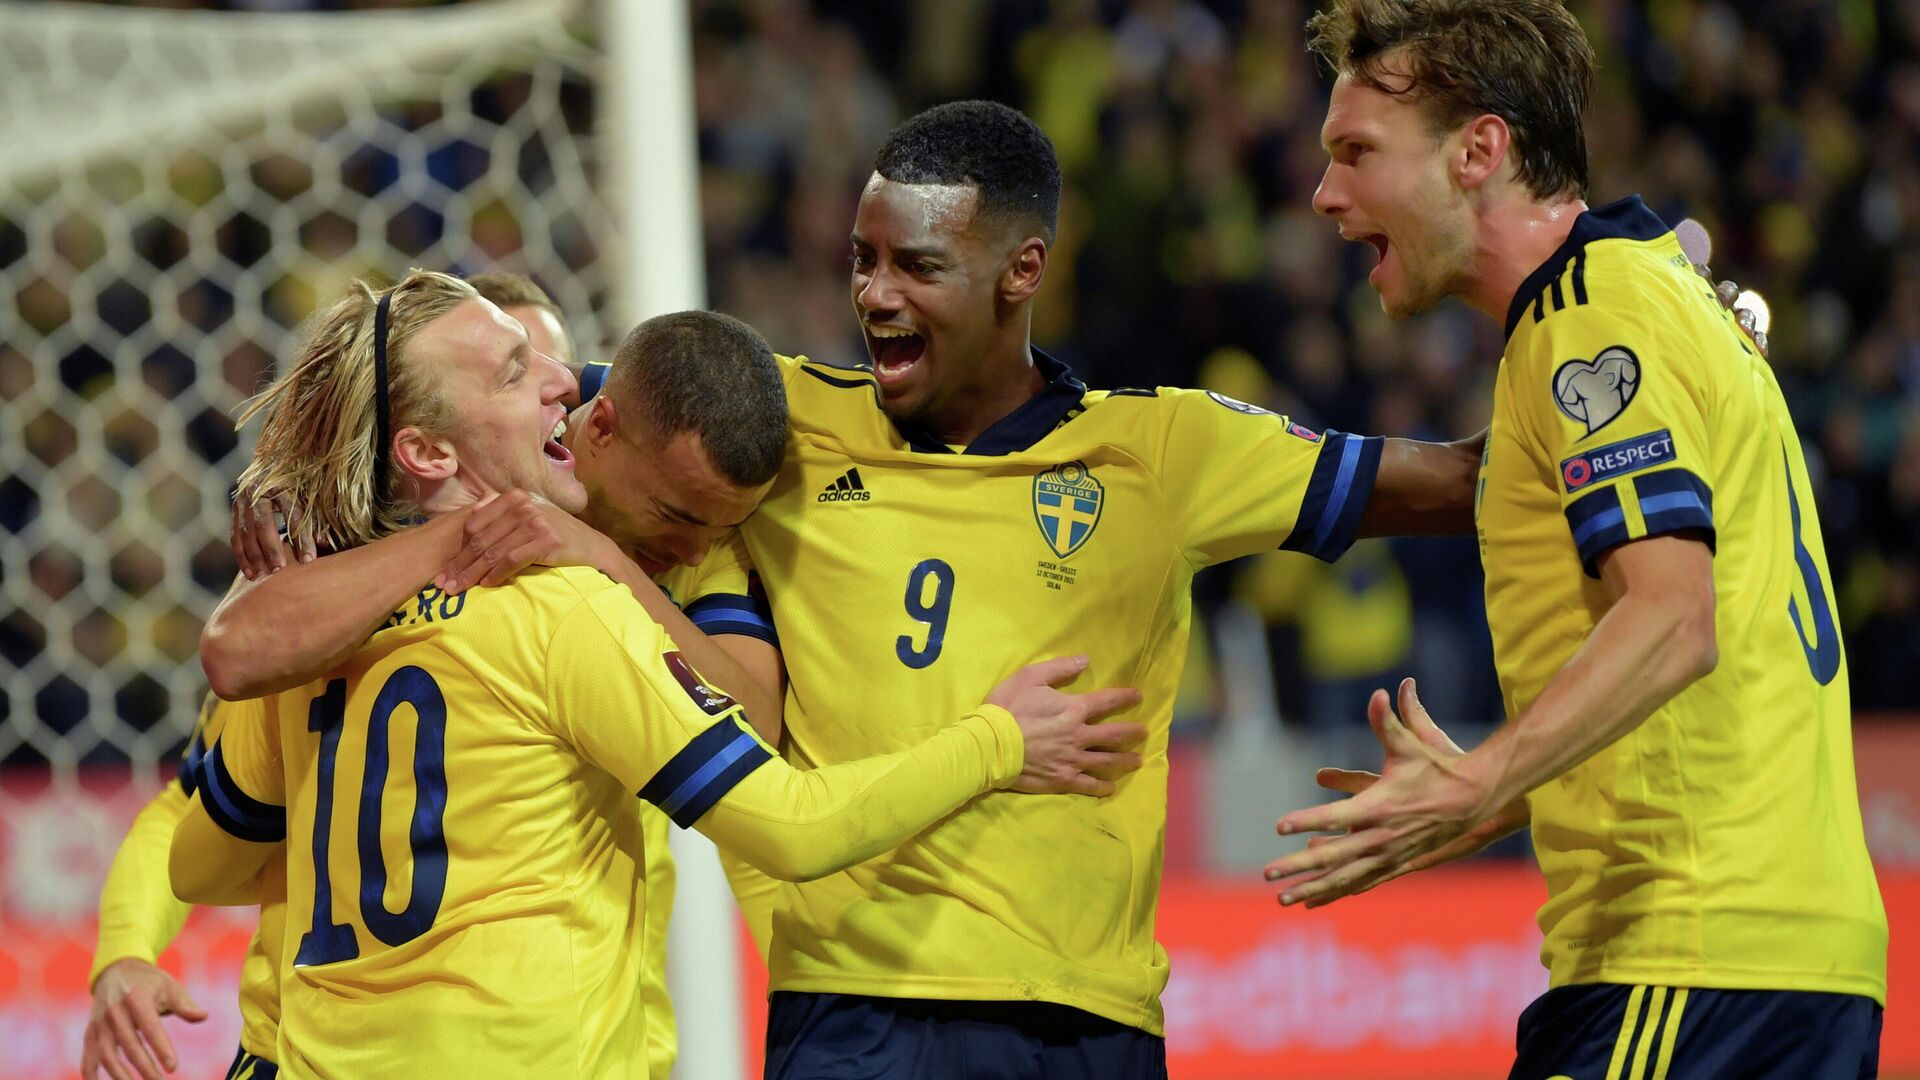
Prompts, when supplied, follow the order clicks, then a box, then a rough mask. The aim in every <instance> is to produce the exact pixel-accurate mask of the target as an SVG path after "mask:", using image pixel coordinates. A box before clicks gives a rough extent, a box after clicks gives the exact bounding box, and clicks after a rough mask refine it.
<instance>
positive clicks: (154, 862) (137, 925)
mask: <svg viewBox="0 0 1920 1080" xmlns="http://www.w3.org/2000/svg"><path fill="white" fill-rule="evenodd" d="M236 716H249V717H255V718H257V716H258V705H257V703H254V702H238V703H235V702H226V701H221V700H220V699H219V698H217V697H215V696H213V695H212V694H208V695H207V696H206V698H205V699H204V700H203V701H202V702H201V704H200V718H199V720H198V721H197V722H196V723H195V724H194V727H193V735H192V736H191V737H190V738H189V739H188V741H187V749H186V752H185V753H184V754H182V755H181V757H180V772H179V777H178V779H176V780H174V781H171V782H169V783H168V784H167V786H166V787H165V788H164V789H162V791H161V792H160V794H159V795H157V796H155V797H154V799H153V801H152V802H150V803H148V804H147V805H146V806H145V807H144V808H142V809H141V811H140V813H139V815H138V816H136V817H135V819H134V823H133V827H132V828H131V829H129V830H128V832H127V837H126V839H125V840H123V841H121V844H120V850H119V851H118V852H116V853H115V854H114V857H113V867H112V869H110V870H109V871H108V873H107V880H106V884H105V886H104V887H103V888H102V889H101V891H100V938H99V943H98V946H97V947H96V948H95V950H94V960H93V971H92V974H91V975H90V976H89V977H88V980H87V981H88V983H89V984H91V983H92V981H93V980H94V979H97V978H99V976H100V972H101V970H102V969H104V968H105V967H106V966H107V965H108V964H111V963H113V962H114V961H115V960H119V959H123V958H126V957H135V958H138V959H141V960H145V961H147V962H148V963H153V962H156V961H157V960H158V959H159V957H160V954H161V953H163V952H165V951H166V950H167V947H168V946H169V945H171V944H173V939H174V937H175V936H177V935H178V934H179V933H180V928H181V926H183V925H185V923H186V921H187V916H188V915H189V914H190V913H191V912H192V911H193V905H192V904H189V903H186V902H184V901H182V900H178V899H176V898H175V897H174V895H173V892H172V890H171V889H170V888H169V887H168V885H167V853H168V849H169V848H170V847H171V846H172V843H173V832H174V829H175V828H176V827H178V825H179V824H180V820H181V819H182V818H184V817H185V816H186V814H187V811H188V809H189V808H190V807H191V806H192V798H193V793H194V792H195V791H196V790H198V788H199V785H200V779H199V777H200V766H201V763H202V762H203V761H204V760H205V756H206V750H207V747H208V745H210V744H211V743H213V742H214V741H215V740H216V739H218V738H219V737H220V732H221V729H222V728H224V727H225V726H226V724H227V723H228V721H229V720H230V719H232V718H234V717H236ZM286 895H287V890H286V871H285V867H284V865H280V864H274V865H270V866H269V867H268V868H267V871H266V874H265V875H264V876H263V878H262V881H261V895H260V900H261V903H260V925H259V927H258V928H257V929H256V930H255V931H254V935H253V940H252V941H251V942H249V943H248V945H247V957H246V961H245V962H244V964H243V965H242V967H241V971H240V1045H241V1047H242V1048H243V1049H245V1050H246V1051H247V1052H248V1053H251V1054H254V1055H256V1056H261V1057H267V1058H271V1057H272V1056H273V1045H274V1033H275V1031H276V1029H277V1028H278V1027H279V1024H280V980H279V976H278V975H277V974H276V973H275V972H276V968H277V966H278V963H279V957H280V944H281V936H282V932H283V930H284V928H285V925H286Z"/></svg>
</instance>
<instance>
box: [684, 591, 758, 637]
mask: <svg viewBox="0 0 1920 1080" xmlns="http://www.w3.org/2000/svg"><path fill="white" fill-rule="evenodd" d="M686 616H687V618H688V619H689V620H691V621H692V623H693V625H695V626H697V627H699V628H700V630H701V632H702V633H704V634H706V635H707V636H708V637H716V636H718V635H721V634H739V635H741V636H743V637H750V638H758V639H760V640H761V641H764V642H766V643H767V644H769V645H772V646H773V647H774V648H776V649H777V648H779V647H780V635H779V634H778V633H776V632H775V631H774V628H773V613H772V612H770V611H768V610H767V608H766V605H765V604H764V603H763V602H761V601H760V600H759V599H758V598H756V597H752V596H740V595H738V594H735V593H715V594H713V595H712V596H703V597H701V598H700V599H698V600H695V601H694V602H693V603H691V604H688V605H687V609H686Z"/></svg>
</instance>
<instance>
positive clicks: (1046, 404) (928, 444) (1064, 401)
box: [893, 349, 1087, 457]
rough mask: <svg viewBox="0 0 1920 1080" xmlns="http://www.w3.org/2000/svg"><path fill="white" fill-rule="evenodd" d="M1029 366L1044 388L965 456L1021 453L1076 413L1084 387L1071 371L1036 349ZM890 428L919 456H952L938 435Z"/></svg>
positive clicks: (983, 434) (918, 429)
mask: <svg viewBox="0 0 1920 1080" xmlns="http://www.w3.org/2000/svg"><path fill="white" fill-rule="evenodd" d="M1033 366H1034V367H1035V368H1036V369H1037V370H1038V371H1039V372H1040V375H1041V377H1042V378H1044V379H1046V380H1047V385H1046V386H1045V387H1043V388H1042V389H1041V391H1040V392H1039V393H1037V394H1035V395H1033V397H1031V398H1028V399H1027V403H1026V404H1024V405H1022V406H1020V407H1019V408H1017V409H1015V410H1013V411H1012V412H1010V413H1008V414H1007V415H1005V416H1003V417H1001V418H1000V419H999V420H998V421H997V422H995V423H994V425H993V426H992V427H990V428H988V429H987V430H985V431H983V432H981V433H980V437H979V438H977V439H975V440H973V442H971V443H969V444H968V446H967V449H966V451H965V452H966V453H968V454H972V455H974V456H976V457H1001V456H1003V455H1006V454H1011V453H1015V452H1017V451H1021V450H1025V449H1027V448H1028V447H1030V446H1032V445H1033V444H1034V443H1037V442H1039V441H1040V440H1041V439H1044V438H1046V437H1047V433H1048V432H1050V431H1052V430H1053V429H1054V428H1057V427H1059V426H1060V425H1061V424H1063V423H1065V422H1066V421H1067V420H1068V419H1069V418H1071V417H1072V416H1073V414H1074V413H1075V412H1077V411H1078V410H1079V408H1080V399H1081V398H1083V397H1085V396H1086V393H1087V384H1086V383H1083V382H1081V381H1080V379H1079V377H1078V376H1076V375H1075V374H1074V373H1073V369H1071V368H1069V367H1067V365H1065V364H1063V363H1061V362H1060V361H1058V360H1055V359H1054V358H1053V357H1051V356H1048V355H1047V354H1046V353H1044V352H1042V351H1040V350H1039V349H1035V350H1033ZM893 426H894V428H895V429H896V430H898V431H899V432H900V434H901V436H902V437H904V438H905V439H906V440H907V445H909V446H911V447H913V448H914V449H915V450H918V451H920V452H921V453H923V454H951V453H953V449H952V448H951V447H949V446H948V445H947V444H946V443H943V442H941V441H940V437H939V436H937V435H935V434H934V433H933V432H931V431H928V430H926V429H925V428H922V427H918V426H914V425H907V424H901V423H898V422H896V423H895V424H894V425H893Z"/></svg>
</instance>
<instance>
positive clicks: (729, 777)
mask: <svg viewBox="0 0 1920 1080" xmlns="http://www.w3.org/2000/svg"><path fill="white" fill-rule="evenodd" d="M738 715H739V714H738V713H737V712H734V713H729V714H727V715H726V716H723V717H721V718H720V719H719V721H718V722H716V723H715V724H714V725H713V726H712V727H710V728H708V729H707V730H705V731H703V732H701V733H700V734H698V735H696V736H694V737H693V741H692V742H689V743H688V744H687V745H686V746H683V747H681V748H680V752H679V753H677V754H675V755H673V760H671V761H669V762H667V763H666V764H665V765H663V766H661V768H660V771H659V772H657V773H654V774H653V779H651V780H649V781H647V786H645V787H643V788H641V789H640V797H641V798H642V799H645V800H646V801H648V802H650V803H652V804H653V805H655V806H657V807H659V808H660V809H661V811H662V812H663V813H665V814H666V815H667V816H668V817H670V818H672V819H673V823H674V824H675V825H678V826H680V827H681V828H683V829H689V828H692V827H693V823H694V822H696V821H699V820H700V818H701V817H702V816H703V815H704V814H706V812H707V811H708V810H711V809H713V804H714V803H717V802H719V801H720V798H721V796H723V795H725V794H726V793H727V792H729V791H732V790H733V786H734V785H735V784H738V783H739V782H740V781H741V780H743V779H745V778H746V776H747V774H748V773H751V772H753V770H755V769H757V768H759V767H760V766H762V765H764V764H766V763H767V762H769V761H771V760H773V755H772V754H771V753H769V752H768V751H767V748H766V747H765V746H764V745H762V744H761V742H760V740H758V739H756V738H754V737H753V736H752V735H751V734H750V733H748V731H747V729H746V728H745V727H743V726H742V725H741V724H740V722H739V721H738V720H737V719H735V717H737V716H738Z"/></svg>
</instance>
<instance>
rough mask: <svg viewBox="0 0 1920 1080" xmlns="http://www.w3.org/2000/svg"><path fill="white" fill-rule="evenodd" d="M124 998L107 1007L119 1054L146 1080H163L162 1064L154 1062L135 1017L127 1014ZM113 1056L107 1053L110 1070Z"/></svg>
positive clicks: (108, 1019)
mask: <svg viewBox="0 0 1920 1080" xmlns="http://www.w3.org/2000/svg"><path fill="white" fill-rule="evenodd" d="M124 1000H125V999H122V1001H121V1002H120V1003H116V1004H113V1005H109V1006H108V1007H107V1023H109V1024H111V1025H112V1026H113V1041H114V1043H115V1044H117V1046H118V1048H119V1051H120V1053H119V1056H121V1057H123V1058H125V1059H126V1061H127V1062H128V1063H130V1064H131V1065H132V1066H133V1067H134V1068H135V1069H137V1070H138V1071H139V1073H140V1075H141V1076H142V1077H143V1078H144V1080H163V1077H162V1076H161V1074H160V1066H158V1065H156V1064H154V1061H153V1055H152V1054H149V1053H148V1052H147V1047H146V1044H145V1043H142V1042H141V1041H140V1033H139V1032H138V1031H136V1030H135V1029H134V1026H133V1019H132V1018H131V1017H129V1016H128V1015H127V1010H126V1008H125V1004H124ZM113 1058H114V1055H111V1054H109V1055H107V1058H106V1063H107V1066H108V1069H107V1071H108V1072H112V1071H113V1068H112V1066H113Z"/></svg>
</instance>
